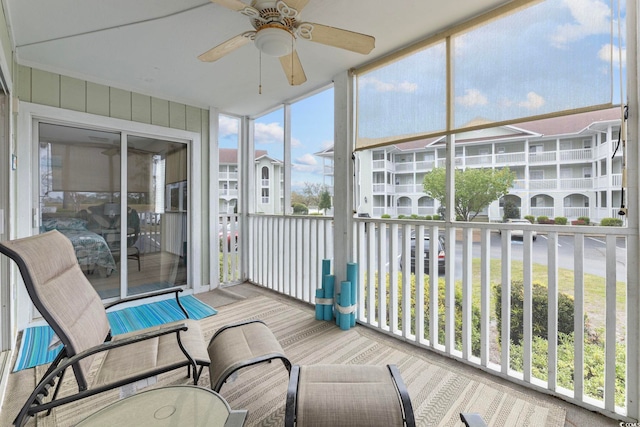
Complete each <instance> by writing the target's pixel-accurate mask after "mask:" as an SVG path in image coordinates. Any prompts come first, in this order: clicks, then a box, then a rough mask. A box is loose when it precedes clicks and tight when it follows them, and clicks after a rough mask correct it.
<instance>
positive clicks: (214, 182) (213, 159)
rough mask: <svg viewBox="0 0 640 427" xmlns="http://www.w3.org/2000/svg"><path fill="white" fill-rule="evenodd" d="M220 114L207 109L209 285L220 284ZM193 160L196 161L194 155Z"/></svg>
mask: <svg viewBox="0 0 640 427" xmlns="http://www.w3.org/2000/svg"><path fill="white" fill-rule="evenodd" d="M219 117H220V114H219V112H218V109H217V108H210V109H209V239H208V242H209V286H210V287H211V288H212V289H213V288H217V287H218V286H220V262H219V261H218V256H219V251H220V246H219V245H218V238H217V236H218V218H219V215H220V212H218V209H219V203H220V202H219V200H220V189H219V188H218V179H219V175H220V158H219V156H218V152H219V148H220V146H219V141H218V133H219V132H218V124H219V123H218V122H219ZM194 161H196V159H195V156H194Z"/></svg>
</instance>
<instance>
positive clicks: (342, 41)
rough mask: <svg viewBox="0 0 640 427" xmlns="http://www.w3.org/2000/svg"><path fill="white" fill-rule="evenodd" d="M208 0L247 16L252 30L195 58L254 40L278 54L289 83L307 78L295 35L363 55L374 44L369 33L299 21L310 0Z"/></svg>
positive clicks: (223, 52) (209, 56)
mask: <svg viewBox="0 0 640 427" xmlns="http://www.w3.org/2000/svg"><path fill="white" fill-rule="evenodd" d="M211 2H213V3H216V4H219V5H221V6H224V7H226V8H227V9H231V10H233V11H236V12H240V13H242V14H243V15H246V16H248V17H249V18H250V20H251V25H252V26H253V28H255V31H246V32H244V33H242V34H238V35H237V36H235V37H233V38H231V39H229V40H227V41H225V42H224V43H222V44H219V45H218V46H216V47H214V48H213V49H210V50H208V51H206V52H205V53H203V54H202V55H200V56H198V59H200V60H201V61H205V62H213V61H217V60H218V59H220V58H222V57H223V56H225V55H226V54H228V53H230V52H232V51H234V50H236V49H238V48H240V47H242V46H244V45H245V44H247V43H249V42H251V41H253V42H254V44H255V45H256V47H257V48H258V49H259V50H260V51H261V52H262V53H264V54H266V55H269V56H275V57H278V58H280V64H281V65H282V69H283V71H284V73H285V75H286V76H287V80H288V81H289V83H290V84H291V85H292V86H293V85H300V84H302V83H304V82H305V81H307V77H306V76H305V74H304V70H303V69H302V64H301V63H300V58H299V57H298V54H297V52H296V48H295V44H296V39H298V38H301V39H304V40H309V41H312V42H316V43H322V44H325V45H328V46H333V47H338V48H341V49H346V50H350V51H352V52H357V53H361V54H365V55H366V54H368V53H369V52H371V50H372V49H373V48H374V47H375V38H373V37H372V36H368V35H366V34H360V33H355V32H352V31H348V30H343V29H340V28H334V27H329V26H327V25H321V24H315V23H312V22H301V21H299V20H298V19H299V18H300V15H299V14H300V11H302V9H303V8H304V7H305V6H306V5H307V3H308V2H309V0H286V2H285V1H283V0H277V1H274V0H252V1H251V5H250V6H249V5H247V4H245V3H243V2H242V1H240V0H211Z"/></svg>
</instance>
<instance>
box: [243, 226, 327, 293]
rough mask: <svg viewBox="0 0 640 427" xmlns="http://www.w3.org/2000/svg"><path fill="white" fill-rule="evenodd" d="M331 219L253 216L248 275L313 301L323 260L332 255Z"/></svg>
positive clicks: (261, 282)
mask: <svg viewBox="0 0 640 427" xmlns="http://www.w3.org/2000/svg"><path fill="white" fill-rule="evenodd" d="M332 222H333V218H331V217H296V216H290V217H289V216H288V217H284V216H267V215H255V216H250V217H249V227H248V228H249V230H248V232H249V233H250V236H249V242H251V243H250V246H249V248H247V249H248V250H247V251H246V252H247V256H248V257H249V258H248V266H249V271H248V272H247V273H248V274H247V278H248V279H249V280H250V281H252V282H255V283H256V284H259V285H262V286H265V287H267V288H269V289H273V290H274V291H278V292H280V293H283V294H285V295H289V296H291V297H294V298H297V299H299V300H302V301H305V302H309V303H314V302H315V290H316V289H319V288H320V287H321V278H320V276H321V272H322V267H321V264H322V260H323V259H331V258H332V257H333V228H332Z"/></svg>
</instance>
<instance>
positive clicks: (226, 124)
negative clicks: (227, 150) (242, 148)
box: [218, 115, 240, 137]
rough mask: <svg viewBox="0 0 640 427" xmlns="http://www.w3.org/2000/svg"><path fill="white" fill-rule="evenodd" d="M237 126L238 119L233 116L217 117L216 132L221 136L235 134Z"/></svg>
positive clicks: (238, 123) (238, 124)
mask: <svg viewBox="0 0 640 427" xmlns="http://www.w3.org/2000/svg"><path fill="white" fill-rule="evenodd" d="M239 126H240V120H238V119H236V118H235V117H229V116H223V115H220V116H219V119H218V128H219V129H218V134H219V135H220V136H221V137H225V136H229V135H237V134H238V128H239Z"/></svg>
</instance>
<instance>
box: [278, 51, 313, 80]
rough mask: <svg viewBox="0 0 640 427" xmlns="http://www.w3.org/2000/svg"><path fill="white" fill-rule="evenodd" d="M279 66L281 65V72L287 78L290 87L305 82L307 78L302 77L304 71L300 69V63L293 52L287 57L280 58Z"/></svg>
mask: <svg viewBox="0 0 640 427" xmlns="http://www.w3.org/2000/svg"><path fill="white" fill-rule="evenodd" d="M280 64H281V65H282V70H283V71H284V74H285V76H287V81H288V82H289V84H290V85H291V86H297V85H301V84H302V83H304V82H306V81H307V76H305V75H304V70H303V69H302V63H301V62H300V58H299V57H298V52H296V51H295V50H294V51H293V52H291V53H290V54H289V55H285V56H281V57H280Z"/></svg>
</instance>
